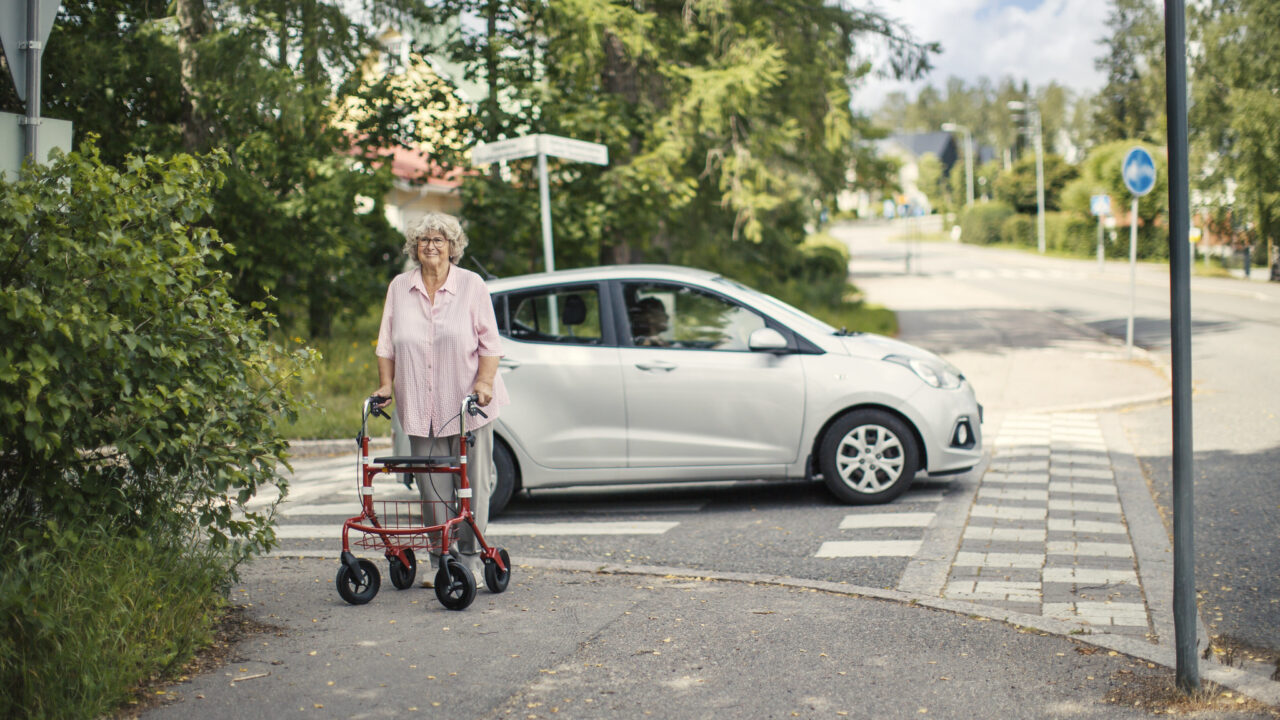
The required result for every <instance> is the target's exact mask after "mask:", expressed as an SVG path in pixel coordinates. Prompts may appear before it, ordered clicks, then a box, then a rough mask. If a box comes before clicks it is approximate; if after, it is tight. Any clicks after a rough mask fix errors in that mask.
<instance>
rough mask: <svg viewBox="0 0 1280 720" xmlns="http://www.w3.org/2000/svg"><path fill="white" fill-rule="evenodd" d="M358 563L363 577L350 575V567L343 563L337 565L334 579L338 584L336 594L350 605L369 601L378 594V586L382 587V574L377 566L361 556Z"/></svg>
mask: <svg viewBox="0 0 1280 720" xmlns="http://www.w3.org/2000/svg"><path fill="white" fill-rule="evenodd" d="M358 563H359V566H360V574H361V575H362V576H363V577H356V576H354V575H352V574H351V568H349V567H347V566H346V564H345V563H343V564H340V565H339V566H338V577H337V578H336V579H335V581H334V582H335V583H336V584H337V586H338V594H339V595H341V596H342V599H343V600H346V601H347V602H349V603H351V604H352V605H363V604H365V603H367V602H369V601H370V600H372V599H373V596H374V595H377V594H378V588H380V587H382V574H381V573H379V572H378V566H377V565H374V564H373V563H372V562H371V561H369V560H365V559H363V558H361V559H360V560H359V561H358Z"/></svg>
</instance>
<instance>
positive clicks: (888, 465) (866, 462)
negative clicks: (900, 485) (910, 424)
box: [836, 425, 905, 493]
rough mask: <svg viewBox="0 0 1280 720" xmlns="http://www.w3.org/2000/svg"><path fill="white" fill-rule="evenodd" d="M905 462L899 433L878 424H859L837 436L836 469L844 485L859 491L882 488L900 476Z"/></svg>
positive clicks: (869, 491)
mask: <svg viewBox="0 0 1280 720" xmlns="http://www.w3.org/2000/svg"><path fill="white" fill-rule="evenodd" d="M904 462H905V458H904V457H903V452H902V442H901V441H900V440H899V439H898V436H897V435H895V434H893V433H892V432H890V431H889V430H888V429H887V428H885V427H882V426H880V425H861V426H859V427H856V428H853V429H852V430H850V431H849V432H848V433H846V434H845V436H844V437H843V438H841V439H840V445H839V447H838V448H836V470H837V471H838V472H839V473H840V479H841V480H842V481H843V482H844V484H845V485H848V486H849V487H850V488H852V489H853V490H856V491H857V492H860V493H876V492H881V491H883V490H885V489H887V488H889V487H890V486H892V485H893V484H894V483H896V482H897V481H898V478H900V477H901V476H902V466H903V464H904Z"/></svg>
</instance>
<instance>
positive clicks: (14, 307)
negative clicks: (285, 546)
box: [0, 144, 309, 563]
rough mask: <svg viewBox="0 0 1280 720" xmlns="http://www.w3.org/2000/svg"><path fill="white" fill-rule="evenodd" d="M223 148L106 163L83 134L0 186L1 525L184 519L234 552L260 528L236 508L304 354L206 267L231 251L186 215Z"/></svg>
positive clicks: (195, 210)
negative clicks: (116, 165)
mask: <svg viewBox="0 0 1280 720" xmlns="http://www.w3.org/2000/svg"><path fill="white" fill-rule="evenodd" d="M225 162H226V160H225V158H224V157H221V156H219V155H213V156H208V157H202V158H193V157H191V156H187V155H177V156H175V157H173V158H171V159H168V160H161V159H159V158H155V157H145V158H128V159H127V160H126V162H125V167H124V168H123V169H122V170H115V169H113V168H110V167H107V166H105V165H103V164H102V162H101V160H100V158H99V157H98V156H97V154H96V152H94V150H93V147H92V145H91V144H90V145H88V146H87V153H86V154H84V155H80V154H72V155H70V156H66V157H62V158H60V159H59V160H57V162H55V163H53V164H52V165H50V166H37V167H36V168H34V169H28V170H24V173H23V176H22V177H21V179H20V180H19V181H18V182H16V183H0V285H2V286H3V288H4V290H3V294H0V298H3V301H2V303H0V336H3V337H5V338H6V343H5V345H4V347H3V348H0V436H2V437H3V447H4V450H3V453H0V479H2V480H3V485H4V487H5V489H6V492H5V495H4V497H3V498H0V538H6V537H7V538H14V537H19V536H21V534H22V533H23V532H25V531H27V530H26V529H30V528H32V527H35V528H39V527H40V526H41V525H43V524H45V523H49V522H58V523H59V524H60V525H61V526H62V527H68V528H70V527H78V526H80V525H82V524H83V523H84V522H85V520H86V519H87V518H94V519H97V520H100V521H101V522H103V523H104V524H105V525H106V526H108V527H111V528H114V529H118V530H119V532H122V533H124V532H130V531H139V532H140V531H143V530H147V531H152V532H166V531H167V530H169V529H172V528H178V529H183V530H185V529H187V528H190V527H193V526H198V527H200V528H201V529H202V532H204V533H205V539H206V541H207V542H208V543H209V544H210V546H211V547H213V548H215V549H219V550H223V551H225V552H226V553H227V556H228V558H229V562H231V563H235V562H237V561H238V560H239V559H241V558H243V557H244V556H246V555H247V554H248V553H251V552H254V551H262V550H264V549H266V548H268V547H270V545H271V544H272V543H273V542H274V536H273V533H272V530H271V527H270V517H269V511H267V512H247V513H245V514H243V516H241V515H240V514H239V513H238V512H237V511H238V510H242V509H243V503H245V502H246V501H248V500H249V499H250V498H251V497H253V496H254V495H255V494H256V493H257V492H259V491H260V490H262V489H264V488H266V487H269V486H272V485H281V484H282V482H281V479H280V476H279V474H278V471H277V465H278V464H279V463H280V462H282V461H283V460H284V458H285V452H286V449H287V445H286V443H285V441H284V439H282V438H281V436H280V431H279V423H280V420H281V418H289V417H292V416H293V415H294V414H295V413H296V408H297V407H298V404H299V399H298V398H297V396H296V395H295V389H294V385H293V383H292V380H293V378H295V377H296V375H297V373H298V372H299V371H300V369H301V368H302V367H304V366H305V365H306V363H307V362H308V361H309V357H308V353H306V352H297V353H293V354H285V353H283V352H282V351H281V349H280V348H279V347H277V346H275V345H274V344H272V343H270V342H268V341H267V339H266V337H265V334H264V331H263V323H262V321H259V320H255V319H253V318H251V317H250V315H249V312H248V311H247V310H246V309H243V308H241V307H240V306H239V305H237V304H236V302H235V301H234V300H233V299H232V297H231V295H230V293H229V291H228V288H229V278H228V277H227V276H226V274H225V273H223V272H221V271H219V270H216V269H214V267H213V266H214V265H215V264H216V263H217V261H218V260H219V259H220V258H222V257H224V256H225V255H226V254H227V253H228V252H229V248H228V247H227V246H225V245H223V243H222V242H221V241H220V240H219V239H218V237H217V234H216V233H214V232H212V231H210V230H208V229H206V228H201V227H198V226H197V223H199V222H200V221H201V219H202V218H204V217H205V215H206V214H207V213H208V212H209V211H210V210H211V208H212V201H211V196H212V194H213V193H214V192H215V188H216V186H217V185H218V183H219V182H220V181H221V180H222V174H221V171H220V169H219V167H220V166H221V165H224V164H225ZM258 310H259V311H260V310H261V309H260V308H259V309H258ZM267 320H268V321H270V316H267ZM281 489H282V490H283V487H282V488H281Z"/></svg>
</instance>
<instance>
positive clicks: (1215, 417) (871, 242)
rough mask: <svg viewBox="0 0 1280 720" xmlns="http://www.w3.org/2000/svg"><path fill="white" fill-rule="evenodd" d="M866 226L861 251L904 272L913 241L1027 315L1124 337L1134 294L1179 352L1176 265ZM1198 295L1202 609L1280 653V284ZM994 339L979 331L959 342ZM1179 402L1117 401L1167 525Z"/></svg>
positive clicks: (1196, 289)
mask: <svg viewBox="0 0 1280 720" xmlns="http://www.w3.org/2000/svg"><path fill="white" fill-rule="evenodd" d="M860 237H861V240H860V241H859V242H861V243H863V244H862V245H860V250H861V252H862V253H864V257H879V258H880V259H882V260H883V261H885V262H886V263H891V264H892V267H893V268H894V271H895V272H897V269H898V267H899V265H900V266H901V268H902V269H903V270H905V267H906V262H905V256H906V254H907V252H908V251H910V252H912V253H913V254H914V255H915V257H914V258H913V261H912V271H913V273H915V274H917V275H920V276H922V277H926V278H933V279H938V280H942V279H945V280H947V281H948V284H949V285H956V284H958V285H961V286H967V287H968V288H970V289H971V291H972V292H975V293H981V294H983V295H987V296H990V297H992V298H993V299H995V301H996V304H1000V305H1002V306H1005V307H1008V306H1014V307H1020V308H1023V309H1024V311H1025V312H1026V313H1027V320H1028V325H1027V327H1033V326H1034V320H1033V318H1034V317H1035V316H1036V315H1040V314H1043V313H1052V314H1054V315H1056V316H1058V317H1062V318H1067V319H1070V320H1072V321H1074V322H1078V323H1081V324H1083V325H1085V326H1088V327H1091V328H1093V329H1096V330H1100V331H1102V332H1104V333H1106V334H1108V335H1111V336H1113V337H1116V338H1118V339H1121V340H1124V339H1125V338H1126V335H1127V318H1128V316H1129V312H1130V307H1131V303H1132V306H1133V307H1134V308H1135V312H1134V342H1135V345H1136V346H1137V347H1139V348H1141V349H1145V350H1147V351H1149V352H1150V353H1151V354H1152V356H1153V357H1155V358H1156V359H1158V360H1159V361H1160V362H1162V363H1163V364H1164V365H1165V366H1166V367H1168V366H1169V364H1170V362H1171V360H1170V310H1169V307H1170V303H1169V270H1168V267H1167V266H1166V265H1159V264H1145V263H1144V264H1140V265H1139V266H1138V268H1137V272H1136V280H1135V282H1134V284H1133V287H1134V288H1136V293H1134V294H1132V295H1131V292H1130V287H1131V285H1130V273H1129V266H1128V263H1127V262H1122V261H1108V262H1106V263H1105V266H1103V267H1101V268H1100V267H1099V265H1098V263H1097V262H1096V260H1067V259H1057V258H1045V257H1041V256H1038V255H1037V254H1035V253H1033V252H1020V251H1005V250H993V249H987V248H978V247H972V246H967V245H962V244H954V243H938V242H933V243H911V242H905V241H903V240H902V239H899V240H897V241H895V242H891V243H882V242H879V241H877V240H876V238H875V235H874V233H873V234H866V235H862V236H860ZM908 237H909V235H908ZM856 282H858V278H857V277H856V272H855V283H856ZM1191 298H1192V311H1191V326H1192V377H1193V393H1194V395H1193V409H1192V413H1193V447H1194V464H1195V468H1194V476H1195V503H1194V506H1195V522H1194V528H1195V529H1194V536H1195V549H1196V587H1197V591H1198V593H1199V597H1200V606H1201V615H1202V617H1203V619H1204V620H1205V622H1206V623H1207V625H1208V628H1209V631H1210V633H1211V634H1213V635H1215V636H1218V638H1219V642H1224V641H1225V642H1228V643H1233V644H1236V645H1239V646H1243V647H1244V648H1251V649H1253V650H1255V651H1257V652H1258V653H1259V654H1260V655H1263V656H1267V657H1272V658H1274V657H1277V656H1280V476H1278V475H1277V470H1276V468H1277V467H1280V420H1278V419H1277V412H1278V410H1277V408H1280V383H1277V381H1276V377H1277V375H1276V368H1277V366H1278V365H1280V363H1278V362H1277V359H1276V356H1275V353H1276V350H1277V348H1280V285H1278V284H1275V283H1265V282H1257V281H1245V280H1241V279H1228V278H1207V277H1206V278H1202V277H1193V278H1192V280H1191ZM873 299H874V298H873ZM968 312H972V310H969V311H968ZM914 330H918V331H920V332H919V333H913V328H911V327H910V324H909V323H908V326H907V327H904V333H903V339H906V340H908V341H914V342H920V343H922V344H923V343H929V342H931V341H933V342H938V341H942V342H944V343H945V342H946V338H940V337H938V336H937V335H936V334H933V333H930V332H928V328H914ZM913 334H915V336H914V337H913V336H912V335H913ZM990 339H991V338H984V337H982V335H981V334H979V335H978V336H977V337H976V338H975V337H968V338H966V339H965V340H963V341H964V342H977V343H981V342H985V341H988V340H990ZM1002 340H1003V341H1008V340H1009V338H1007V337H1006V338H1003V339H1002ZM979 391H980V392H981V388H979ZM1171 413H1172V410H1171V406H1170V404H1169V403H1168V402H1161V403H1156V404H1150V405H1146V406H1138V407H1131V408H1125V409H1124V410H1123V411H1122V412H1121V413H1120V419H1121V421H1122V423H1123V425H1124V427H1125V428H1126V430H1127V432H1128V434H1129V439H1130V441H1131V442H1132V443H1133V445H1134V447H1135V448H1136V450H1137V454H1138V456H1139V460H1140V462H1141V464H1142V467H1143V469H1144V471H1145V473H1146V475H1147V477H1148V481H1149V483H1150V485H1151V488H1152V492H1153V495H1154V497H1155V499H1156V501H1157V503H1158V505H1159V506H1160V508H1161V511H1162V514H1163V515H1164V517H1165V519H1166V523H1167V522H1168V520H1169V519H1170V518H1171V517H1172V508H1171V496H1170V491H1171V482H1172V459H1171V458H1172V438H1171V436H1172V429H1171V428H1172V415H1171Z"/></svg>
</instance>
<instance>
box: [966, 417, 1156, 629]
mask: <svg viewBox="0 0 1280 720" xmlns="http://www.w3.org/2000/svg"><path fill="white" fill-rule="evenodd" d="M992 447H993V449H992V461H991V465H990V466H989V467H988V468H987V471H986V474H985V475H983V478H982V482H981V485H980V486H979V488H978V495H977V499H976V501H975V502H974V505H973V507H972V509H971V510H970V514H969V522H968V524H967V526H966V528H965V532H964V537H963V540H962V542H961V545H960V549H959V551H958V552H957V553H956V559H955V562H954V563H953V564H952V568H951V573H950V577H949V578H948V581H947V585H946V588H945V590H944V595H945V596H946V597H948V598H952V599H958V600H973V601H976V602H980V603H982V604H984V605H994V606H997V607H1003V608H1007V609H1010V610H1015V611H1018V612H1024V613H1030V614H1034V615H1042V616H1046V617H1053V618H1058V619H1062V620H1069V621H1073V622H1081V623H1086V624H1089V625H1096V626H1102V627H1105V628H1106V630H1107V631H1108V632H1118V633H1125V634H1134V635H1144V634H1146V633H1148V632H1149V617H1148V612H1147V606H1146V603H1145V600H1144V596H1143V591H1142V587H1141V585H1140V584H1139V581H1138V574H1137V571H1136V568H1135V565H1134V552H1133V545H1132V543H1131V542H1130V539H1129V532H1128V528H1127V527H1126V525H1125V522H1124V515H1123V513H1122V511H1121V508H1120V500H1119V495H1118V493H1117V490H1116V483H1115V475H1114V473H1113V472H1112V470H1111V460H1110V457H1109V455H1108V453H1107V447H1106V443H1105V442H1104V440H1103V437H1102V431H1101V429H1100V428H1099V426H1098V420H1097V416H1096V415H1093V414H1087V413H1055V414H1039V413H1035V414H1032V413H1024V414H1016V415H1010V416H1009V417H1008V418H1006V419H1005V421H1004V422H1003V423H1002V425H1001V428H1000V430H999V432H998V433H997V434H996V435H995V439H994V441H993V443H992Z"/></svg>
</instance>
